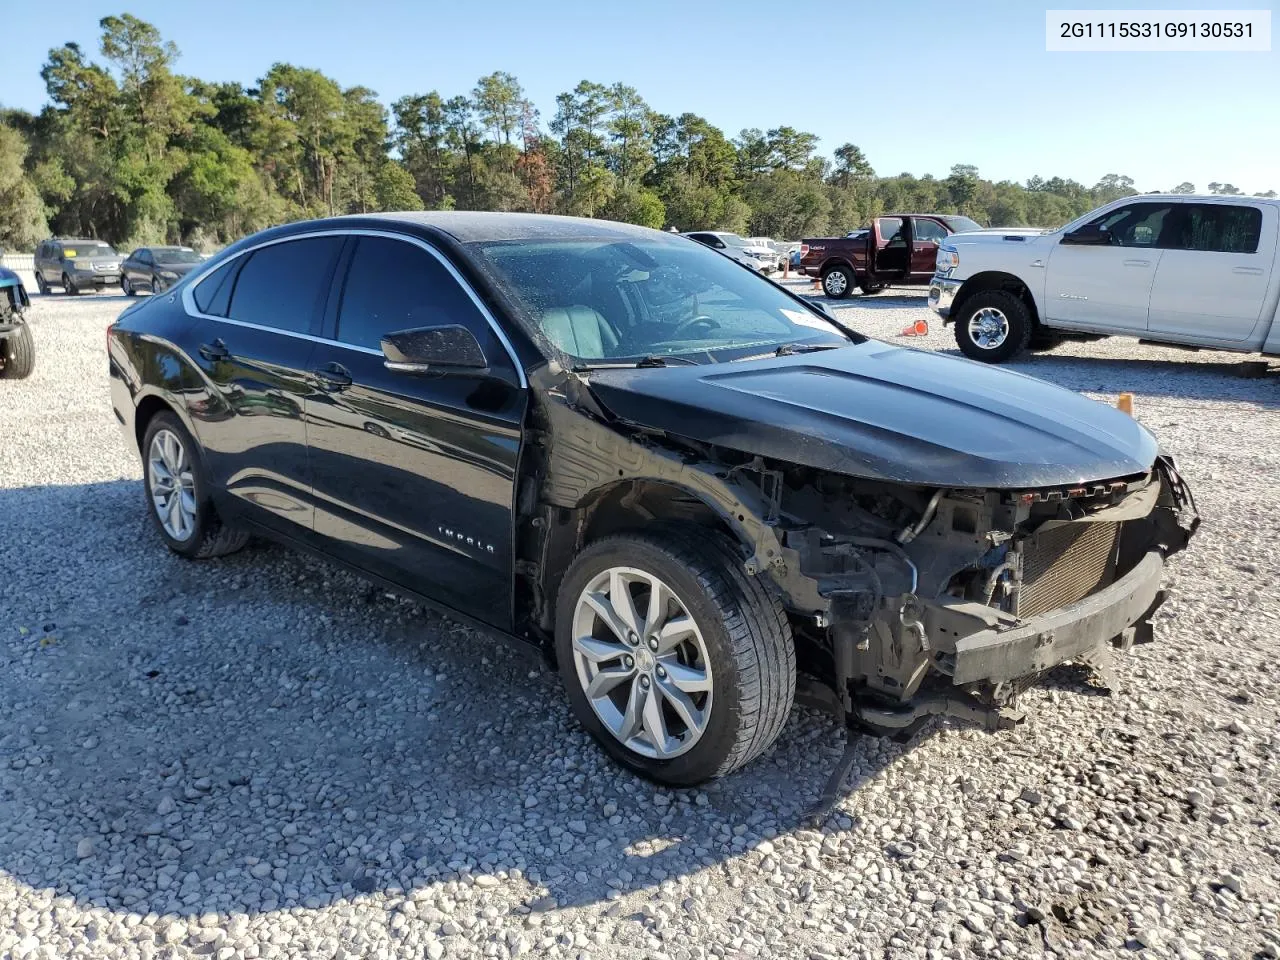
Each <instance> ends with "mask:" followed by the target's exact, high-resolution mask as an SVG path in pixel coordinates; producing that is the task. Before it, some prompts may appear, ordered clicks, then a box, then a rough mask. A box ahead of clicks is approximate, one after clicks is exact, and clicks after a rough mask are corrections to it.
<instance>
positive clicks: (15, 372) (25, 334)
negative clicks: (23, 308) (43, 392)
mask: <svg viewBox="0 0 1280 960" xmlns="http://www.w3.org/2000/svg"><path fill="white" fill-rule="evenodd" d="M35 368H36V342H35V338H33V337H32V336H31V328H30V327H29V326H27V325H26V324H25V323H20V324H18V328H17V329H16V330H14V331H13V332H11V333H10V334H9V335H8V336H7V337H3V338H0V380H23V379H25V378H27V377H29V376H31V373H32V371H33V370H35Z"/></svg>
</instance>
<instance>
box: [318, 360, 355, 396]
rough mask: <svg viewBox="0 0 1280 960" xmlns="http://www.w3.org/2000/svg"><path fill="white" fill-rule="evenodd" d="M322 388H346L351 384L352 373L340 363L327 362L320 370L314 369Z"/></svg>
mask: <svg viewBox="0 0 1280 960" xmlns="http://www.w3.org/2000/svg"><path fill="white" fill-rule="evenodd" d="M312 373H314V374H315V377H316V379H317V380H319V381H320V389H322V390H334V391H337V390H345V389H347V387H349V386H351V374H350V373H349V372H348V370H347V368H346V367H344V366H343V365H342V364H340V363H326V364H325V365H324V366H323V367H321V368H320V369H319V370H313V371H312Z"/></svg>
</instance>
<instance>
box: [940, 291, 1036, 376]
mask: <svg viewBox="0 0 1280 960" xmlns="http://www.w3.org/2000/svg"><path fill="white" fill-rule="evenodd" d="M951 316H952V317H953V319H954V320H955V327H956V345H957V346H958V347H959V348H960V350H961V352H962V353H963V354H964V355H965V356H966V357H969V358H970V359H971V360H981V361H983V362H984V363H1003V362H1004V361H1006V360H1008V359H1010V358H1012V357H1015V356H1017V355H1018V354H1019V353H1021V352H1022V351H1023V350H1025V349H1026V348H1027V344H1028V343H1029V342H1030V340H1031V331H1032V327H1033V326H1034V320H1033V319H1032V317H1031V311H1030V309H1029V308H1028V307H1027V304H1026V302H1024V301H1023V299H1022V298H1021V297H1019V296H1017V294H1015V293H1013V292H1011V291H1009V290H982V291H979V292H978V293H975V294H974V295H973V296H971V297H969V298H967V299H966V300H965V301H964V302H963V304H962V305H961V306H960V308H959V309H954V308H953V310H952V313H951Z"/></svg>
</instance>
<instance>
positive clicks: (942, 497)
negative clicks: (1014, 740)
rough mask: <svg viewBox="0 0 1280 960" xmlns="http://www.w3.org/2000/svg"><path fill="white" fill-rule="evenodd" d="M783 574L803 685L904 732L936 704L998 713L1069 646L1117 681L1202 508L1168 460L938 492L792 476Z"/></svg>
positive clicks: (993, 725)
mask: <svg viewBox="0 0 1280 960" xmlns="http://www.w3.org/2000/svg"><path fill="white" fill-rule="evenodd" d="M783 483H784V484H788V485H794V486H792V487H791V489H790V491H789V495H785V496H783V497H782V501H781V504H780V506H781V509H780V512H779V523H778V527H777V529H778V533H779V539H780V542H781V543H782V546H783V552H782V563H780V564H778V565H776V566H775V567H773V568H772V571H771V572H772V575H773V578H774V580H775V581H776V582H777V583H778V586H779V587H780V588H781V589H782V590H783V591H784V593H785V594H786V595H787V597H788V600H789V605H790V606H791V608H792V609H793V610H795V611H807V612H809V615H808V616H799V617H797V618H796V620H795V621H794V629H795V632H796V635H797V649H798V651H799V654H800V662H801V664H802V668H803V670H804V672H805V673H806V674H808V675H809V676H810V677H812V678H815V680H814V681H813V682H810V683H809V684H807V685H806V687H805V690H804V699H805V700H806V701H807V702H809V703H812V704H821V705H825V706H827V707H830V708H831V709H833V710H835V711H836V712H838V714H839V715H840V716H841V717H843V718H845V719H846V720H847V721H848V722H849V723H850V724H851V725H854V726H861V727H865V728H870V729H872V730H875V731H877V732H880V733H891V734H892V733H896V734H901V735H910V733H911V732H912V731H913V730H914V729H915V728H916V727H917V726H919V725H920V724H921V723H923V722H924V721H925V720H927V719H928V718H929V717H930V716H933V715H936V714H947V715H953V716H962V717H965V718H968V719H971V720H975V721H977V722H979V723H982V724H983V725H985V726H986V727H987V728H988V729H997V728H999V727H1002V726H1006V725H1011V724H1013V723H1015V722H1017V720H1018V719H1020V715H1019V714H1018V712H1017V710H1016V698H1017V695H1018V693H1019V692H1020V691H1021V690H1023V689H1025V688H1026V687H1027V686H1028V685H1030V684H1031V683H1032V682H1034V680H1035V678H1036V677H1037V676H1039V675H1040V674H1041V673H1043V672H1044V671H1045V670H1047V669H1049V668H1051V667H1053V666H1055V665H1057V664H1059V663H1063V662H1065V661H1075V662H1079V663H1085V664H1088V665H1089V666H1090V667H1092V668H1093V669H1094V670H1095V671H1096V672H1097V673H1098V674H1099V675H1100V677H1101V679H1102V680H1103V681H1104V682H1105V683H1108V684H1109V682H1110V656H1111V651H1112V649H1113V648H1114V647H1120V648H1124V649H1127V648H1128V646H1130V645H1131V644H1132V643H1133V642H1134V641H1135V640H1140V639H1143V638H1145V637H1147V636H1149V633H1150V618H1151V616H1152V614H1153V613H1154V612H1155V610H1156V608H1157V607H1159V605H1160V603H1161V602H1162V601H1163V599H1164V594H1163V592H1162V591H1161V590H1160V580H1161V574H1162V571H1163V567H1164V560H1165V558H1166V557H1168V556H1169V555H1171V554H1173V553H1176V552H1177V551H1178V550H1181V549H1182V548H1183V547H1184V546H1185V545H1186V543H1187V541H1188V539H1189V537H1190V536H1191V535H1192V534H1193V533H1194V531H1195V529H1196V527H1197V525H1198V523H1199V517H1198V515H1197V513H1196V511H1195V505H1194V502H1193V500H1192V497H1191V493H1190V491H1189V489H1188V488H1187V486H1186V484H1185V483H1184V482H1183V480H1182V478H1181V477H1180V476H1179V475H1178V472H1177V470H1176V468H1175V467H1174V464H1173V462H1172V460H1170V459H1169V458H1167V457H1163V456H1162V457H1160V458H1159V459H1158V460H1157V461H1156V463H1155V464H1154V465H1153V467H1152V469H1151V470H1150V471H1149V472H1147V473H1146V474H1143V475H1141V476H1132V477H1126V478H1121V479H1117V480H1112V481H1106V482H1101V483H1090V484H1086V485H1082V486H1078V487H1070V488H1054V489H1038V490H962V489H956V490H938V489H935V490H929V489H914V488H906V487H896V486H892V485H888V484H885V483H881V482H869V481H859V480H855V479H850V478H840V477H831V476H818V477H814V476H809V477H799V476H792V477H787V476H786V475H785V474H784V478H783Z"/></svg>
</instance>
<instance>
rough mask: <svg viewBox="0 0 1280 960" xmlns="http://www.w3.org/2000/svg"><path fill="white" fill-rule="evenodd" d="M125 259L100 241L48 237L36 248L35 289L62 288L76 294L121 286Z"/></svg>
mask: <svg viewBox="0 0 1280 960" xmlns="http://www.w3.org/2000/svg"><path fill="white" fill-rule="evenodd" d="M123 259H124V258H123V257H121V256H120V254H118V253H116V251H115V250H114V249H113V248H112V246H111V244H109V243H104V242H103V241H101V240H67V239H54V240H46V241H44V242H43V243H41V244H40V245H39V246H37V247H36V254H35V274H36V289H38V290H39V291H40V292H41V293H48V292H49V288H50V287H61V288H62V292H63V293H67V294H71V295H73V296H74V295H75V294H77V293H80V292H82V291H84V290H99V289H101V288H103V287H118V286H120V263H121V261H122V260H123Z"/></svg>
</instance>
